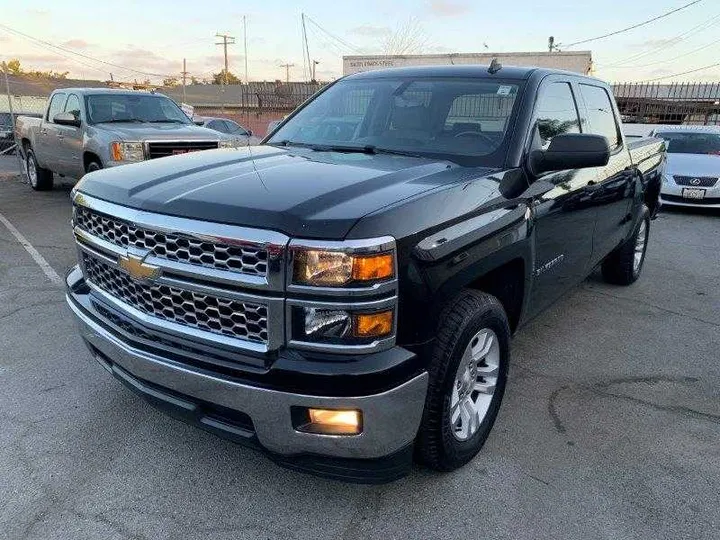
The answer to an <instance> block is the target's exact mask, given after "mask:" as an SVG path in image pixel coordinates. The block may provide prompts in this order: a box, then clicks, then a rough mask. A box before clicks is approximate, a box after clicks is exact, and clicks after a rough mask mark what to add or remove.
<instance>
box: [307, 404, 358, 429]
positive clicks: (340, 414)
mask: <svg viewBox="0 0 720 540" xmlns="http://www.w3.org/2000/svg"><path fill="white" fill-rule="evenodd" d="M308 416H309V417H310V426H309V427H310V428H312V431H313V432H319V433H327V434H332V435H357V434H358V433H360V432H361V431H362V413H361V412H360V411H354V410H333V409H308Z"/></svg>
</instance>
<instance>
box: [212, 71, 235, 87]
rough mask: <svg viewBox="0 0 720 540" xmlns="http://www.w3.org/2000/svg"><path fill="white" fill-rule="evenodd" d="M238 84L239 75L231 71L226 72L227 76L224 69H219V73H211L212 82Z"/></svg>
mask: <svg viewBox="0 0 720 540" xmlns="http://www.w3.org/2000/svg"><path fill="white" fill-rule="evenodd" d="M226 82H227V84H240V83H241V82H242V81H240V77H238V76H237V75H235V74H233V73H232V72H231V71H228V72H227V78H226V77H225V70H224V69H221V70H220V73H213V84H225V83H226Z"/></svg>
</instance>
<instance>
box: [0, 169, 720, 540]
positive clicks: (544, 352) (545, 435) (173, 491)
mask: <svg viewBox="0 0 720 540" xmlns="http://www.w3.org/2000/svg"><path fill="white" fill-rule="evenodd" d="M70 188H71V185H70V184H62V185H60V186H59V187H56V189H55V190H54V191H52V192H46V193H32V192H31V191H30V189H29V188H28V186H26V185H24V184H21V183H20V182H19V181H17V180H8V179H5V180H0V214H2V216H4V217H5V219H6V220H7V221H8V222H10V223H11V224H12V225H13V226H14V227H15V228H16V229H17V231H18V232H20V233H21V234H22V235H23V236H24V237H25V238H26V239H27V241H28V242H29V243H30V244H32V246H34V248H35V249H37V251H38V252H39V253H40V254H41V256H42V257H43V258H44V259H45V260H46V261H47V262H48V263H49V264H50V266H51V267H52V268H53V269H54V270H55V271H56V272H57V273H58V274H60V275H62V274H63V272H64V270H65V269H66V268H67V267H68V266H70V265H72V264H73V263H74V259H75V250H74V248H73V244H72V238H71V232H70V228H69V226H68V220H69V218H70V202H69V192H70ZM0 253H1V254H2V257H0V336H1V339H2V348H1V349H0V350H1V351H2V353H1V355H0V388H2V392H0V538H8V539H19V538H32V539H42V540H51V539H60V538H63V539H79V538H102V539H103V540H113V539H177V538H183V539H185V538H187V539H208V538H212V539H216V540H222V539H231V538H232V539H243V538H283V539H295V538H333V539H338V538H347V539H350V538H352V539H361V538H384V539H390V538H512V539H531V538H532V539H535V538H568V539H570V538H573V539H575V538H603V539H623V540H625V539H636V538H638V539H639V538H643V539H644V538H647V539H659V538H673V539H674V538H692V539H704V538H707V539H710V538H717V535H718V530H720V506H719V505H718V493H720V443H719V441H720V216H719V215H717V214H711V213H708V212H676V211H674V212H665V213H663V214H661V215H660V217H659V219H658V220H656V221H655V222H653V226H652V228H651V238H650V244H649V251H648V257H647V261H646V264H645V269H644V273H643V276H642V277H641V279H640V280H639V282H637V283H636V284H635V285H634V286H632V287H629V288H620V287H614V286H609V285H606V284H604V283H603V282H602V281H601V280H600V278H599V277H598V276H597V275H593V276H592V277H591V278H589V279H588V280H587V281H586V282H584V283H583V284H582V285H580V286H579V287H578V288H577V289H575V290H574V291H573V293H571V294H569V295H567V296H566V297H564V298H563V299H562V300H560V301H559V302H557V303H556V304H555V305H554V306H553V307H552V308H550V309H549V310H548V311H546V312H545V313H544V314H543V315H541V316H540V317H539V318H537V319H536V320H534V321H532V322H531V323H530V324H528V325H527V326H526V327H525V328H523V329H522V330H521V331H520V332H519V333H518V335H517V336H516V338H515V341H514V345H513V358H512V363H511V372H510V382H509V386H508V390H507V393H506V398H505V402H504V403H503V407H502V409H501V412H500V415H499V418H498V421H497V423H496V425H495V428H494V430H493V432H492V434H491V435H490V438H489V439H488V442H487V444H486V445H485V447H484V448H483V450H482V451H481V452H480V454H479V455H478V457H477V458H476V459H475V460H474V461H473V462H472V463H471V464H469V465H468V466H466V467H465V468H463V469H461V470H458V471H456V472H454V473H450V474H436V473H432V472H429V471H425V470H422V469H417V470H415V471H414V472H413V474H412V475H411V476H410V477H408V478H405V479H403V480H400V481H398V482H395V483H393V484H389V485H383V486H359V485H352V484H343V483H339V482H334V481H328V480H323V479H318V478H315V477H312V476H308V475H304V474H300V473H295V472H291V471H287V470H285V469H281V468H279V467H278V466H276V465H274V464H273V463H271V462H270V461H268V460H266V459H265V458H264V457H263V456H262V455H260V454H258V453H256V452H254V451H252V450H249V449H246V448H243V447H240V446H237V445H234V444H232V443H230V442H226V441H224V440H221V439H218V438H216V437H214V436H213V435H210V434H208V433H205V432H203V431H200V430H197V429H195V428H192V427H189V426H186V425H184V424H182V423H179V422H177V421H175V420H172V419H170V418H168V417H167V416H165V415H163V414H161V413H159V412H157V411H156V410H154V409H153V408H152V407H150V406H149V405H147V404H146V403H145V402H143V401H142V400H141V399H139V398H138V397H136V396H135V395H134V394H132V393H131V392H129V391H128V390H126V389H125V388H124V387H123V386H122V385H120V384H119V383H118V382H117V381H115V380H114V379H112V378H110V377H109V376H108V374H107V373H106V372H105V371H104V370H103V369H102V368H101V367H100V366H99V365H97V364H96V363H95V362H94V361H93V360H91V359H90V356H89V354H88V353H87V351H86V349H85V348H84V346H83V345H82V343H81V341H80V339H79V337H78V336H77V334H76V332H75V328H74V325H73V323H72V320H71V319H70V314H69V310H68V308H67V307H66V306H65V303H64V296H63V291H62V289H61V288H60V287H58V286H57V285H55V284H53V283H52V282H51V281H50V279H48V277H47V275H46V274H45V273H43V271H42V270H41V268H40V267H39V266H38V264H36V261H35V260H33V258H32V257H31V256H30V254H29V253H28V252H27V251H26V249H25V248H24V247H23V246H22V245H21V244H20V243H19V242H18V240H17V238H16V237H15V236H13V234H11V233H10V231H9V230H8V229H7V227H6V226H4V225H3V224H0Z"/></svg>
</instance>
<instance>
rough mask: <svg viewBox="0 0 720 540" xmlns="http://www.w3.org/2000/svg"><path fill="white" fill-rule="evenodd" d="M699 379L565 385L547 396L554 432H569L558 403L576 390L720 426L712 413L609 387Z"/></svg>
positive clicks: (688, 382)
mask: <svg viewBox="0 0 720 540" xmlns="http://www.w3.org/2000/svg"><path fill="white" fill-rule="evenodd" d="M526 371H528V372H529V373H533V372H532V371H531V370H528V369H526ZM533 374H534V373H533ZM549 378H552V377H549ZM699 380H700V379H698V378H697V377H672V376H668V375H648V376H637V377H620V378H617V379H610V380H608V381H599V382H596V383H592V384H582V383H571V384H565V385H563V386H561V387H559V388H556V389H555V390H554V391H553V392H552V393H551V394H550V396H549V397H548V407H547V408H548V414H549V415H550V419H551V420H552V423H553V427H554V428H555V431H557V432H558V433H561V434H564V433H566V432H567V427H566V426H565V424H564V423H563V421H562V418H561V416H560V413H559V411H558V400H559V397H560V394H562V393H563V392H566V391H573V392H578V391H586V392H591V393H593V394H595V395H598V396H602V397H610V398H616V399H622V400H626V401H630V402H632V403H637V404H639V405H644V406H647V407H651V408H652V409H655V410H658V411H662V412H669V413H674V414H679V415H682V416H685V417H689V418H693V419H696V420H704V421H708V422H712V423H716V424H720V414H713V413H707V412H703V411H698V410H696V409H693V408H691V407H684V406H681V405H664V404H662V403H656V402H655V401H651V400H648V399H642V398H638V397H634V396H629V395H627V394H619V393H616V392H611V391H608V389H609V388H611V387H613V386H617V385H620V384H656V383H659V382H668V383H678V384H685V385H691V384H693V383H697V382H698V381H699Z"/></svg>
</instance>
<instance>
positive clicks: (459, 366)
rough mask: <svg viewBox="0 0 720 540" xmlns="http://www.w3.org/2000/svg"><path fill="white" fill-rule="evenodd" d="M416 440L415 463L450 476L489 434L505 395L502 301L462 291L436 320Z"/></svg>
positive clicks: (506, 356)
mask: <svg viewBox="0 0 720 540" xmlns="http://www.w3.org/2000/svg"><path fill="white" fill-rule="evenodd" d="M440 321H441V323H440V327H439V329H438V334H437V342H436V344H435V347H434V350H433V353H432V356H431V358H430V362H429V366H428V371H429V374H430V381H429V385H428V393H427V398H426V401H425V410H424V412H423V418H422V423H421V426H420V430H419V433H418V439H417V455H418V459H419V460H420V461H421V462H422V463H424V464H425V465H427V466H428V467H431V468H433V469H437V470H440V471H451V470H454V469H457V468H458V467H461V466H462V465H464V464H466V463H467V462H468V461H470V460H471V459H473V458H474V457H475V456H476V455H477V453H478V452H479V451H480V449H481V448H482V446H483V444H484V443H485V440H486V439H487V437H488V435H489V434H490V430H491V429H492V426H493V424H494V423H495V418H496V417H497V414H498V411H499V409H500V403H501V402H502V398H503V394H504V392H505V385H506V382H507V373H508V364H509V360H510V327H509V325H508V320H507V315H506V314H505V310H504V309H503V307H502V305H501V304H500V302H499V301H498V300H497V299H496V298H495V297H494V296H491V295H489V294H485V293H482V292H478V291H464V292H462V293H461V294H460V295H458V296H457V297H456V298H455V299H454V300H453V301H452V302H451V304H450V305H449V306H448V307H447V308H446V309H445V310H444V311H443V313H442V314H441V316H440Z"/></svg>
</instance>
